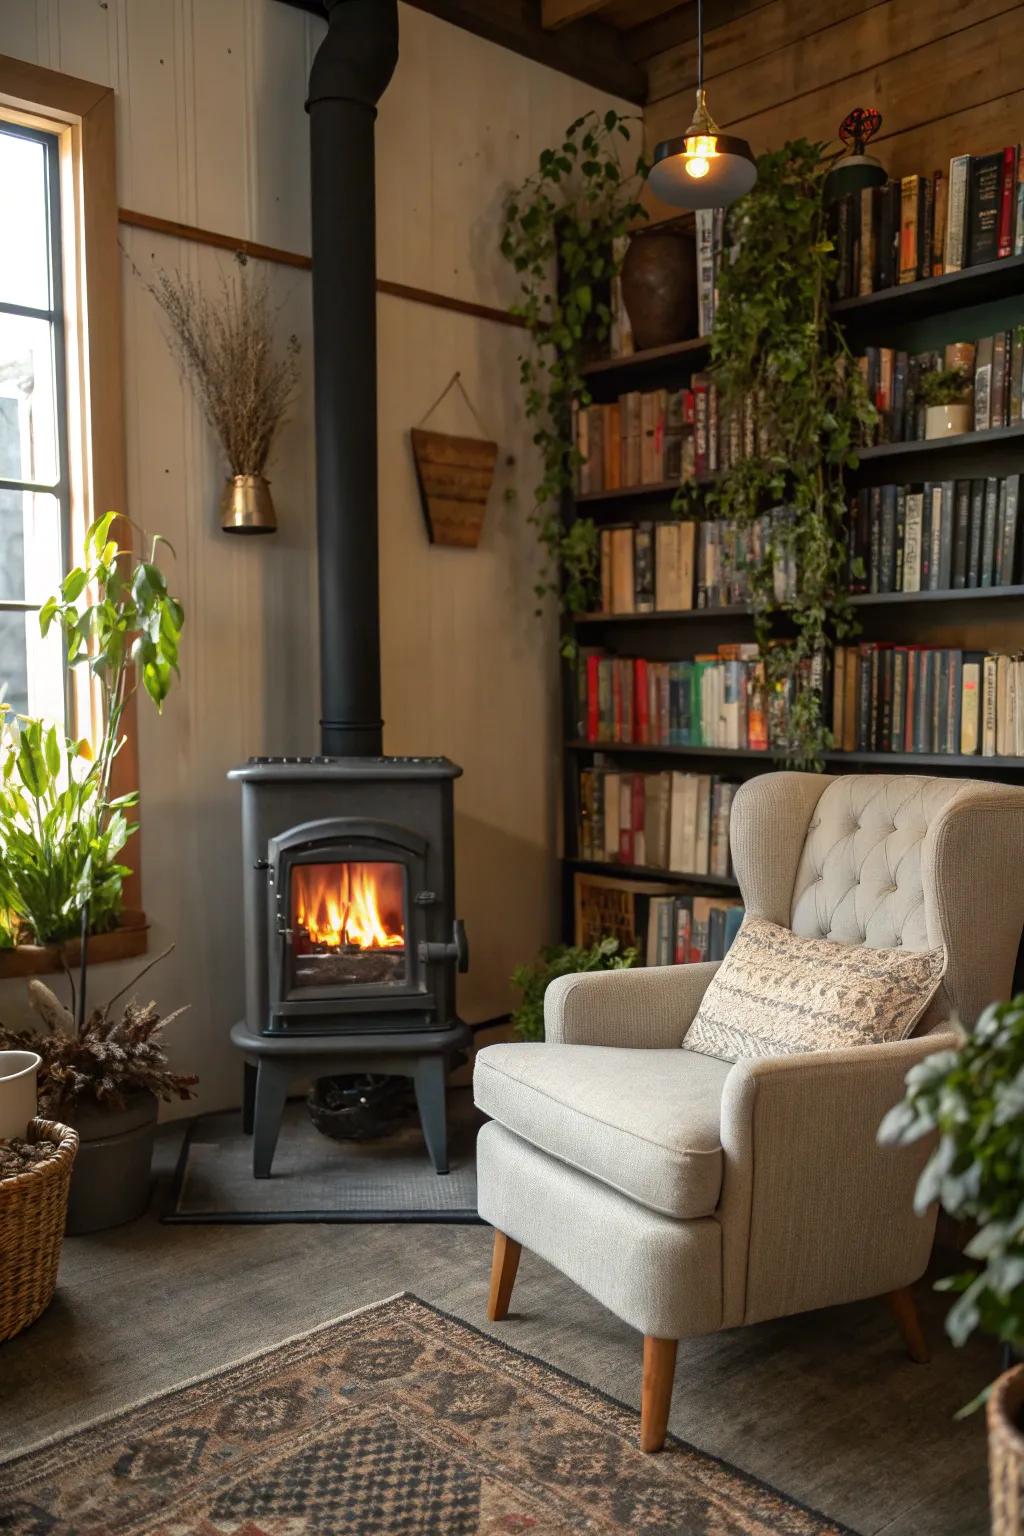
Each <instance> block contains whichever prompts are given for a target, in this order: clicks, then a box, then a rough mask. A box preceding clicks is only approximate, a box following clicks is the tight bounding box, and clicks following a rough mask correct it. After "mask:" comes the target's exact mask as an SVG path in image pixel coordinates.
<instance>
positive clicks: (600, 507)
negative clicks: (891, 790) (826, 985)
mask: <svg viewBox="0 0 1024 1536" xmlns="http://www.w3.org/2000/svg"><path fill="white" fill-rule="evenodd" d="M832 308H833V314H834V315H835V316H836V317H837V318H839V319H840V320H841V323H842V324H843V327H844V329H845V330H846V333H847V336H848V339H849V341H850V345H851V347H852V348H853V349H854V350H855V351H856V350H860V349H862V348H863V347H865V346H867V345H878V346H894V347H900V348H903V349H905V350H908V351H922V350H926V349H934V348H938V347H941V346H943V345H945V344H946V343H947V342H952V341H956V340H972V339H974V338H976V337H979V336H983V335H986V334H991V333H992V332H993V331H996V330H999V329H1009V328H1010V327H1012V326H1016V325H1020V324H1024V256H1009V257H1004V258H1002V259H1001V260H998V261H994V262H989V263H986V264H985V265H983V266H976V267H969V268H966V269H964V270H962V271H960V272H955V273H949V274H945V275H943V276H941V277H936V278H925V279H923V280H920V281H918V282H915V283H907V284H903V285H901V286H899V287H895V288H886V289H883V290H880V291H877V292H875V293H871V294H866V295H863V296H859V297H856V298H851V299H843V300H840V301H839V302H837V303H835V304H834V305H833V306H832ZM708 359H709V341H708V339H707V338H704V337H701V338H697V339H695V340H692V341H687V342H681V343H679V344H677V345H675V346H671V347H660V348H657V349H655V350H652V351H649V352H640V353H635V354H633V355H632V356H630V357H624V358H612V359H607V360H601V361H598V362H593V363H590V364H589V365H588V366H587V368H586V369H585V375H586V380H587V387H588V389H589V390H590V392H591V395H592V397H593V399H594V400H595V401H596V402H606V401H610V400H614V399H615V398H617V396H618V395H619V394H620V393H621V392H622V391H625V390H631V389H650V388H657V387H666V388H684V387H686V386H687V385H688V383H689V380H690V378H691V377H692V375H693V374H694V373H696V372H699V371H700V370H701V369H702V368H704V367H705V366H706V365H707V362H708ZM859 459H860V462H859V465H858V467H857V469H855V470H851V471H850V484H851V487H857V486H862V485H878V484H882V483H885V482H891V481H893V480H901V481H913V482H917V481H924V480H948V479H957V478H973V477H983V476H987V475H988V476H991V475H1005V474H1011V473H1016V472H1018V471H1021V470H1024V423H1021V424H1014V425H1012V426H1008V427H997V428H992V429H989V430H987V431H981V432H971V433H966V434H964V435H963V436H958V437H952V438H944V439H938V440H924V441H910V442H893V443H881V444H878V445H873V446H871V447H868V448H865V449H863V450H861V452H860V454H859ZM703 478H704V482H705V483H708V482H710V481H711V480H713V479H714V476H705V477H703ZM675 490H676V486H675V484H674V483H663V484H658V485H647V486H639V487H629V488H624V489H620V490H612V491H597V492H592V493H590V494H588V495H585V496H580V497H578V498H576V499H575V500H574V501H572V502H571V503H570V516H571V515H572V513H573V511H574V509H575V507H577V506H578V507H579V509H580V514H581V515H584V514H585V515H586V516H589V517H592V518H593V519H594V520H595V522H597V523H598V524H604V523H609V522H611V523H627V522H636V521H639V520H641V519H643V520H652V521H655V522H656V521H658V520H659V519H662V518H667V517H671V516H672V515H673V514H672V512H671V503H672V499H673V496H674V494H675ZM851 603H852V605H853V607H854V608H855V609H856V610H857V617H858V621H859V623H860V625H861V635H860V636H859V637H858V638H860V639H863V640H865V641H872V640H875V641H891V642H893V643H895V644H903V645H906V644H913V643H915V642H917V643H921V644H924V645H931V646H945V647H948V648H956V649H963V650H980V651H989V650H993V651H995V650H1000V651H1004V652H1006V651H1010V652H1013V651H1018V650H1021V649H1024V583H1022V584H1018V585H1013V586H1003V587H984V588H959V589H956V590H948V591H923V592H912V593H905V592H885V593H857V594H855V595H854V596H853V597H852V598H851ZM781 622H782V623H783V624H784V619H783V620H782V621H781ZM569 629H570V632H571V633H572V635H573V636H574V638H575V639H577V640H578V642H579V643H580V645H581V646H585V647H600V648H601V649H602V650H603V651H606V652H607V653H609V654H610V655H613V656H614V655H620V656H623V657H628V656H644V657H647V658H648V659H651V660H656V659H664V660H675V659H681V658H684V657H688V656H692V655H693V654H694V653H695V652H698V651H700V652H704V651H713V650H714V649H715V648H716V647H717V645H718V644H719V643H721V642H726V641H733V640H744V639H749V638H750V634H751V615H750V613H749V611H748V610H747V609H746V608H744V607H742V606H737V605H731V606H725V607H717V608H693V609H684V610H679V611H675V612H666V611H661V612H653V613H616V614H607V613H584V614H576V615H574V616H573V617H572V619H571V621H569ZM577 708H578V705H577V697H576V682H575V674H574V671H573V669H572V668H571V667H570V668H567V669H566V673H565V688H564V736H563V764H564V783H563V789H564V803H563V812H564V828H565V849H566V851H565V857H564V859H563V865H562V868H563V914H564V926H565V932H566V936H567V937H569V936H571V928H572V913H573V906H574V904H573V879H574V876H575V875H576V874H577V873H584V874H585V873H587V872H590V873H594V874H600V875H605V876H607V875H621V876H622V877H623V878H631V879H637V878H640V879H647V878H649V879H650V880H652V881H657V882H661V883H662V884H664V883H665V882H678V884H679V885H680V887H681V888H685V889H686V890H693V891H694V892H703V893H705V894H707V893H710V892H714V891H715V890H717V891H719V892H720V893H722V894H730V893H734V892H735V890H736V889H737V886H736V882H735V881H734V880H733V879H732V877H731V876H729V877H723V876H718V877H715V876H704V875H687V874H683V873H679V872H675V871H667V870H664V869H661V868H651V867H645V866H629V865H625V864H620V863H617V862H600V861H595V860H592V859H582V858H580V857H579V848H578V843H577V835H578V826H579V809H580V807H579V770H580V768H581V767H583V766H586V765H588V764H589V763H592V762H593V760H594V758H595V755H597V754H600V756H601V757H602V758H603V759H604V760H606V761H610V762H612V763H615V762H618V761H621V763H622V765H623V767H624V768H625V767H626V766H627V765H628V767H629V768H630V769H637V770H642V769H650V770H651V771H654V770H657V769H659V768H665V767H669V766H672V767H681V768H684V769H685V767H686V766H687V764H689V765H691V766H692V768H693V771H695V772H697V771H700V772H714V773H717V774H720V775H721V776H723V777H727V778H729V779H731V780H735V781H743V780H746V779H749V778H751V777H753V776H755V775H756V774H758V773H764V772H769V771H771V770H773V769H775V768H776V767H777V766H779V764H778V763H777V761H776V760H775V758H774V757H773V756H772V754H771V753H770V752H764V751H760V750H757V749H752V748H742V749H728V748H720V747H708V746H655V745H650V744H647V743H643V744H635V743H629V744H626V743H616V742H605V743H598V742H593V741H581V740H579V739H578V737H577V734H576V716H577ZM825 761H826V769H827V770H828V771H832V772H844V771H857V772H894V771H895V772H907V773H920V772H925V773H929V774H932V773H934V774H941V775H949V776H951V777H957V778H963V777H975V776H976V777H978V778H982V779H992V778H996V779H1001V780H1004V781H1006V782H1010V783H1021V784H1024V757H984V756H981V755H970V756H966V755H961V754H944V753H935V752H913V753H911V752H860V751H856V752H854V751H846V752H843V751H838V750H837V751H832V752H829V753H826V754H825Z"/></svg>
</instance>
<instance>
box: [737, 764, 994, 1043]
mask: <svg viewBox="0 0 1024 1536" xmlns="http://www.w3.org/2000/svg"><path fill="white" fill-rule="evenodd" d="M730 840H731V844H732V855H733V863H734V865H735V868H736V877H737V879H738V881H739V886H740V891H741V893H742V896H743V900H744V904H745V906H746V909H747V911H748V912H750V913H752V914H753V915H754V916H756V917H764V918H767V919H768V920H769V921H771V922H773V923H779V924H780V925H782V926H785V927H788V928H792V930H793V932H794V933H798V934H800V935H801V936H803V937H805V938H824V939H833V940H835V941H836V943H839V944H870V945H872V946H873V947H875V948H878V949H888V948H893V947H895V946H899V945H905V946H906V947H907V948H909V949H937V948H939V947H943V948H944V949H945V951H946V977H945V982H944V989H945V990H944V994H943V995H941V996H940V998H939V999H938V1000H937V1002H936V1004H934V1005H933V1007H932V1009H931V1010H929V1013H928V1015H927V1016H926V1018H925V1020H924V1022H923V1025H922V1028H925V1029H927V1028H929V1027H931V1025H933V1024H934V1023H936V1022H938V1021H939V1019H941V1018H943V1017H946V1016H948V1015H949V1013H950V1012H956V1013H957V1014H958V1015H959V1017H960V1018H961V1019H962V1020H963V1022H964V1023H965V1024H973V1023H974V1021H975V1019H976V1018H977V1017H978V1014H979V1013H980V1012H981V1010H982V1008H983V1007H984V1006H985V1004H986V1003H988V1002H990V1001H991V1000H992V999H993V998H998V997H1006V996H1008V995H1009V991H1010V986H1011V983H1012V980H1013V968H1014V961H1015V959H1016V955H1017V946H1018V944H1019V942H1020V936H1021V927H1022V924H1024V789H1018V788H1016V787H1014V786H1010V785H1007V784H989V783H985V782H982V781H980V780H977V779H940V778H926V777H924V776H923V775H917V774H848V775H843V776H841V777H835V776H831V775H828V774H816V773H765V774H759V775H758V777H757V778H754V779H751V780H750V781H749V782H748V783H747V784H745V785H743V787H742V788H741V789H740V790H739V791H737V794H736V798H735V800H734V802H733V810H732V822H731V826H730Z"/></svg>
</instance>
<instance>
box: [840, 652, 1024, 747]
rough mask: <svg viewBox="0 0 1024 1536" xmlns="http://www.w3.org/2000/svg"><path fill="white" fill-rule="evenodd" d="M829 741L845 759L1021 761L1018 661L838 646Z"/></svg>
mask: <svg viewBox="0 0 1024 1536" xmlns="http://www.w3.org/2000/svg"><path fill="white" fill-rule="evenodd" d="M833 666H834V677H833V688H832V735H833V738H834V740H835V742H836V745H837V746H838V747H839V748H840V750H842V751H844V752H854V751H856V752H935V753H940V754H946V753H948V754H951V755H956V754H963V755H965V756H973V755H975V754H980V755H981V756H982V757H1024V658H1022V657H1020V656H1009V655H991V654H990V655H986V654H985V653H983V652H981V651H959V650H944V649H940V648H936V647H932V646H922V645H883V644H877V643H873V642H872V643H867V642H865V643H862V644H860V645H849V646H837V647H836V651H835V658H834V664H833Z"/></svg>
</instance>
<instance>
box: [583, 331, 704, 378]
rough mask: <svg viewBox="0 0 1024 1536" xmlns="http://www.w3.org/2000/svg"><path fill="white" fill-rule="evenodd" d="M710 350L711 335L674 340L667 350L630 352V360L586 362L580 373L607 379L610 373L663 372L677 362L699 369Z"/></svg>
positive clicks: (625, 358) (626, 358) (608, 359)
mask: <svg viewBox="0 0 1024 1536" xmlns="http://www.w3.org/2000/svg"><path fill="white" fill-rule="evenodd" d="M710 350H711V338H710V336H694V337H693V338H692V339H691V340H689V341H674V342H672V343H671V344H670V345H669V346H667V347H648V348H647V349H646V350H645V351H643V352H631V353H630V354H629V355H628V356H627V357H601V358H598V359H597V360H596V361H595V362H592V363H584V365H583V367H582V368H581V369H580V372H581V373H582V374H583V377H584V378H585V379H604V378H607V377H608V376H609V375H611V374H619V373H625V374H631V373H644V372H649V371H651V370H655V369H657V370H662V369H664V368H666V367H667V366H669V365H670V364H672V363H674V362H675V361H676V360H677V359H683V360H686V361H689V362H691V363H692V364H693V365H694V367H699V366H700V363H701V361H702V360H703V357H705V356H706V355H707V354H708V353H709V352H710Z"/></svg>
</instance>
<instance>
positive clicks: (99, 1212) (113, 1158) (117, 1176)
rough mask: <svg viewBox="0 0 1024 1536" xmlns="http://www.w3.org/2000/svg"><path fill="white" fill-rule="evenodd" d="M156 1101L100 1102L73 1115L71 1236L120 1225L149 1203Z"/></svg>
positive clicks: (137, 1096) (147, 1097)
mask: <svg viewBox="0 0 1024 1536" xmlns="http://www.w3.org/2000/svg"><path fill="white" fill-rule="evenodd" d="M156 1112H157V1102H156V1099H155V1097H154V1096H153V1094H151V1093H134V1094H132V1095H131V1097H130V1098H129V1099H128V1101H127V1102H126V1104H125V1107H124V1109H100V1108H99V1107H98V1106H97V1105H95V1104H89V1105H83V1106H82V1107H81V1108H79V1109H75V1110H70V1111H68V1116H67V1118H68V1119H69V1120H70V1121H71V1123H72V1124H73V1126H74V1128H75V1130H76V1131H77V1132H78V1138H79V1146H78V1157H77V1159H76V1160H75V1167H74V1172H73V1173H72V1175H71V1195H70V1198H69V1200H68V1224H67V1232H68V1236H69V1237H78V1236H80V1235H81V1234H82V1233H84V1232H102V1231H105V1230H106V1228H107V1227H120V1226H123V1224H124V1223H125V1222H126V1221H134V1220H135V1218H136V1217H137V1216H141V1215H142V1213H143V1211H144V1210H145V1209H146V1206H147V1205H148V1204H149V1185H150V1166H151V1164H152V1161H153V1138H154V1135H155V1133H156Z"/></svg>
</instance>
